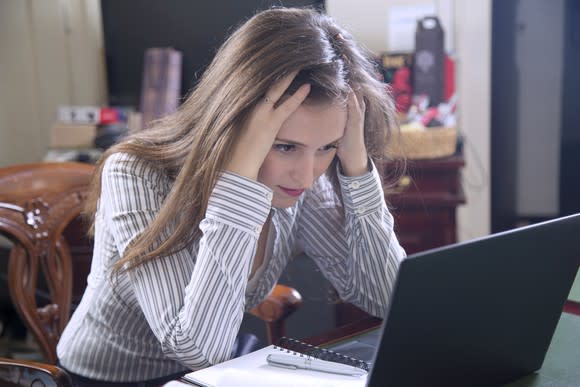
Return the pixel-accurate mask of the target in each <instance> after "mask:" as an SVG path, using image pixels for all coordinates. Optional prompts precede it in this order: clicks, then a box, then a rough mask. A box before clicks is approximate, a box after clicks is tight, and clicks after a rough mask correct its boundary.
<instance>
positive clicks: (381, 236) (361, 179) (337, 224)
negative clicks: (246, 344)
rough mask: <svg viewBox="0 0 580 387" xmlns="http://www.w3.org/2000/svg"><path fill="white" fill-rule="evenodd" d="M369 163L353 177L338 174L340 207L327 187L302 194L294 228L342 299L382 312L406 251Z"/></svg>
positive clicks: (304, 246)
mask: <svg viewBox="0 0 580 387" xmlns="http://www.w3.org/2000/svg"><path fill="white" fill-rule="evenodd" d="M371 167H372V168H371V171H370V172H368V173H366V174H364V175H362V176H357V177H347V176H343V175H340V173H339V182H340V188H341V195H342V199H343V203H344V208H341V207H340V206H339V205H338V204H337V203H336V199H337V198H336V197H334V198H333V196H334V194H333V193H332V192H331V188H330V187H328V189H326V190H323V191H322V192H318V193H314V194H313V195H311V196H309V197H308V198H306V200H305V202H304V204H305V208H304V209H303V211H302V214H301V217H300V224H299V227H300V231H299V232H300V240H301V241H302V243H303V244H304V245H303V249H304V251H305V253H306V254H307V255H308V256H310V257H311V258H313V259H314V261H315V262H316V264H317V265H318V266H319V267H320V268H321V270H322V272H323V273H324V275H325V276H326V277H327V278H328V280H329V281H330V282H331V283H332V285H333V286H334V287H335V289H336V290H337V291H338V294H339V296H340V297H341V299H343V300H345V301H348V302H352V303H354V304H355V305H357V306H359V307H361V308H362V309H363V310H365V311H367V312H368V313H370V314H372V315H374V316H379V317H382V316H384V314H385V313H386V309H387V306H388V302H389V300H390V296H391V292H392V289H393V286H394V283H395V279H396V276H397V272H398V268H399V263H400V261H401V260H402V259H404V258H405V256H406V254H405V251H404V250H403V248H402V247H401V246H400V244H399V242H398V240H397V237H396V236H395V233H394V231H393V217H392V215H391V214H390V212H389V210H388V208H387V206H386V203H385V200H384V192H383V188H382V184H381V180H380V177H379V175H378V172H377V170H376V167H375V166H374V165H373V164H372V163H371Z"/></svg>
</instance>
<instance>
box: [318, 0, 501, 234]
mask: <svg viewBox="0 0 580 387" xmlns="http://www.w3.org/2000/svg"><path fill="white" fill-rule="evenodd" d="M353 4H354V3H353V2H352V1H349V0H327V1H326V8H327V10H328V13H329V14H330V15H332V16H334V17H335V18H336V19H337V20H338V21H339V22H341V24H343V25H344V26H345V27H346V28H348V29H349V30H350V31H351V32H352V33H353V35H354V36H355V37H356V38H357V39H358V40H359V41H360V42H362V43H363V44H364V45H365V46H366V47H367V48H368V49H369V50H371V51H372V52H374V53H375V54H379V53H381V52H384V51H388V50H390V49H391V48H390V47H389V42H390V43H392V44H398V42H397V41H396V39H395V38H394V37H392V36H389V31H388V28H387V25H388V21H389V13H390V12H392V11H393V9H395V8H397V7H400V6H405V7H427V8H432V9H434V10H435V12H436V13H437V14H438V15H439V17H440V19H441V21H442V24H443V28H444V30H445V34H446V42H445V45H446V49H448V50H449V51H453V52H454V53H455V55H456V64H457V65H456V82H457V92H458V109H459V117H458V121H459V129H460V131H461V133H462V134H463V135H464V137H465V152H464V153H465V160H466V167H465V169H464V171H463V188H464V190H465V194H466V197H467V204H466V205H464V206H461V207H460V208H459V210H458V218H457V222H458V238H459V239H460V240H467V239H472V238H475V237H479V236H483V235H487V234H489V232H490V218H491V216H490V213H491V211H490V202H491V200H490V92H491V91H490V80H491V29H490V28H491V0H478V1H463V0H390V1H382V0H359V1H357V2H356V6H354V5H353Z"/></svg>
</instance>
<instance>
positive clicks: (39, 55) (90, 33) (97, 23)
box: [0, 0, 106, 166]
mask: <svg viewBox="0 0 580 387" xmlns="http://www.w3.org/2000/svg"><path fill="white" fill-rule="evenodd" d="M100 15H101V13H100V1H99V0H2V1H1V2H0V52H2V55H1V56H0V85H2V87H1V88H0V166H6V165H9V164H14V163H23V162H34V161H39V160H42V158H43V156H44V155H45V154H46V151H47V147H48V142H49V130H50V126H51V125H52V123H53V122H54V121H55V118H56V112H57V107H58V106H59V105H97V106H100V105H103V104H105V100H106V97H105V96H106V90H105V86H104V85H105V81H104V80H105V70H104V68H105V67H104V61H103V54H102V53H103V44H102V41H103V39H102V36H101V35H102V31H101V20H100Z"/></svg>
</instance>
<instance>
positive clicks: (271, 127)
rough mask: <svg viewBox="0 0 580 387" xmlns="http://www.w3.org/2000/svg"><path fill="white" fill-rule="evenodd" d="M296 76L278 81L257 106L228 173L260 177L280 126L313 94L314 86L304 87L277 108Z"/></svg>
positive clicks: (243, 131) (236, 148)
mask: <svg viewBox="0 0 580 387" xmlns="http://www.w3.org/2000/svg"><path fill="white" fill-rule="evenodd" d="M296 74H298V72H297V71H295V72H292V73H290V74H288V75H287V76H285V77H284V78H282V79H281V80H279V81H277V82H276V83H275V84H274V85H272V87H270V89H269V90H268V92H267V93H266V95H265V97H264V98H263V99H261V100H260V101H259V102H258V104H257V105H256V106H255V107H254V109H253V110H252V112H251V113H250V117H249V118H248V121H247V122H246V125H245V126H244V127H243V128H242V133H241V135H240V138H239V141H238V143H237V144H235V146H234V151H233V155H232V158H231V159H230V162H229V164H228V165H227V167H226V169H227V170H228V171H230V172H234V173H237V174H239V175H242V176H245V177H248V178H250V179H254V180H256V179H257V178H258V171H259V170H260V167H261V166H262V163H263V162H264V159H265V158H266V156H267V154H268V152H269V151H270V149H271V148H272V144H274V140H275V139H276V136H277V135H278V131H279V130H280V127H281V126H282V124H283V123H284V121H286V119H287V118H288V117H290V115H291V114H292V113H294V112H295V111H296V109H298V107H299V106H300V105H301V104H302V102H303V101H304V100H305V99H306V97H307V96H308V93H309V92H310V85H309V84H304V85H302V86H300V87H299V88H298V89H297V90H296V92H295V93H294V94H292V95H291V96H290V97H289V98H288V99H286V100H285V101H284V102H282V103H281V104H279V106H277V105H278V101H279V100H280V98H281V97H282V96H283V95H284V92H285V91H286V89H288V86H290V84H291V83H292V81H293V80H294V77H295V76H296Z"/></svg>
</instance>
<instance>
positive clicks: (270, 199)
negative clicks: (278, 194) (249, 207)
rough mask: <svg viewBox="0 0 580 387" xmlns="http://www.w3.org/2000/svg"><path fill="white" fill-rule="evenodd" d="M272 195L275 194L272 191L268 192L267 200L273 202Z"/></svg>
mask: <svg viewBox="0 0 580 387" xmlns="http://www.w3.org/2000/svg"><path fill="white" fill-rule="evenodd" d="M272 197H274V195H273V194H272V192H268V193H267V194H266V200H267V201H269V202H271V201H272Z"/></svg>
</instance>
